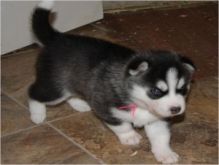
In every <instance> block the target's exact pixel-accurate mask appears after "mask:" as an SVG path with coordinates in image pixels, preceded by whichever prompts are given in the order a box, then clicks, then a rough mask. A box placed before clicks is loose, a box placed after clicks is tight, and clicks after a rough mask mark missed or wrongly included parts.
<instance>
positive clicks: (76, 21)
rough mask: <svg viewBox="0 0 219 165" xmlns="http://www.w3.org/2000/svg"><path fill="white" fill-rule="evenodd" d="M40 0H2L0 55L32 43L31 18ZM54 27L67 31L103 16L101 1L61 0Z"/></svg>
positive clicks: (56, 4)
mask: <svg viewBox="0 0 219 165" xmlns="http://www.w3.org/2000/svg"><path fill="white" fill-rule="evenodd" d="M37 3H38V1H2V2H1V5H2V6H1V10H2V11H1V21H2V22H1V54H4V53H7V52H10V51H13V50H16V49H18V48H21V47H24V46H27V45H30V44H32V43H33V42H34V37H33V36H32V33H31V28H30V20H31V13H32V11H33V8H34V7H35V6H36V4H37ZM53 11H54V12H57V19H56V21H55V23H54V26H55V28H57V29H58V30H60V31H68V30H71V29H73V28H76V27H79V26H82V25H85V24H88V23H90V22H93V21H96V20H99V19H101V18H103V9H102V2H101V1H58V2H55V6H54V10H53Z"/></svg>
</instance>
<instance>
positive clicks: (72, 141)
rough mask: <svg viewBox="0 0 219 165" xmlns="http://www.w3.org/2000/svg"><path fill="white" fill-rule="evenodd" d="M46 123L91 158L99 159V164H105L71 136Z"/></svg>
mask: <svg viewBox="0 0 219 165" xmlns="http://www.w3.org/2000/svg"><path fill="white" fill-rule="evenodd" d="M47 124H48V125H49V126H50V127H52V128H53V129H54V130H55V131H57V132H58V133H59V134H60V135H62V136H63V137H64V138H66V139H67V140H68V141H70V142H71V143H73V144H74V145H76V146H77V147H79V148H80V149H81V150H83V151H84V152H85V153H87V154H88V155H90V156H91V157H92V158H94V159H96V160H98V161H99V163H101V164H106V163H104V162H103V160H101V159H99V158H97V157H96V156H95V155H94V154H92V153H91V152H90V151H88V150H87V149H86V148H84V147H83V146H82V145H80V144H79V143H77V142H75V140H74V139H73V138H70V137H69V136H67V135H66V134H65V133H64V132H62V131H61V130H60V129H58V128H56V127H55V126H53V125H52V124H51V123H49V122H47Z"/></svg>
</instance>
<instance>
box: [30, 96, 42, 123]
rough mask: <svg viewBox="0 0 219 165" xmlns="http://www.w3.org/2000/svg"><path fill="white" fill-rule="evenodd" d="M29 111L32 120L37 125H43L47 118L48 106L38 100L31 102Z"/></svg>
mask: <svg viewBox="0 0 219 165" xmlns="http://www.w3.org/2000/svg"><path fill="white" fill-rule="evenodd" d="M29 111H30V118H31V120H32V121H33V122H34V123H36V124H40V123H42V122H43V121H44V120H45V118H46V106H45V104H43V103H40V102H38V101H36V100H32V99H30V100H29Z"/></svg>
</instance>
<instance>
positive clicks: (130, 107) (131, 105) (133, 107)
mask: <svg viewBox="0 0 219 165" xmlns="http://www.w3.org/2000/svg"><path fill="white" fill-rule="evenodd" d="M118 109H119V110H131V114H132V117H134V116H135V112H136V109H137V105H136V104H134V103H132V104H128V105H125V106H121V107H118Z"/></svg>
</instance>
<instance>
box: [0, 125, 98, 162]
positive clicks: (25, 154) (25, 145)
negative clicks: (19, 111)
mask: <svg viewBox="0 0 219 165" xmlns="http://www.w3.org/2000/svg"><path fill="white" fill-rule="evenodd" d="M1 142H2V148H1V151H2V163H7V164H8V163H9V164H20V163H21V164H31V163H35V164H42V163H43V164H45V163H47V164H54V163H57V164H61V163H69V164H71V163H80V164H84V163H91V164H94V163H95V164H97V163H98V161H97V160H96V159H94V158H92V157H91V156H89V155H87V154H86V153H85V152H84V151H83V150H81V149H80V148H78V147H77V146H75V145H74V144H72V143H71V142H70V141H68V140H66V139H65V138H63V137H62V136H61V135H60V134H58V133H57V132H56V131H54V130H53V129H52V128H50V127H48V126H46V125H42V126H40V127H36V128H33V129H31V130H29V131H25V132H20V133H18V134H14V135H10V136H6V137H4V138H2V139H1Z"/></svg>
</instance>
